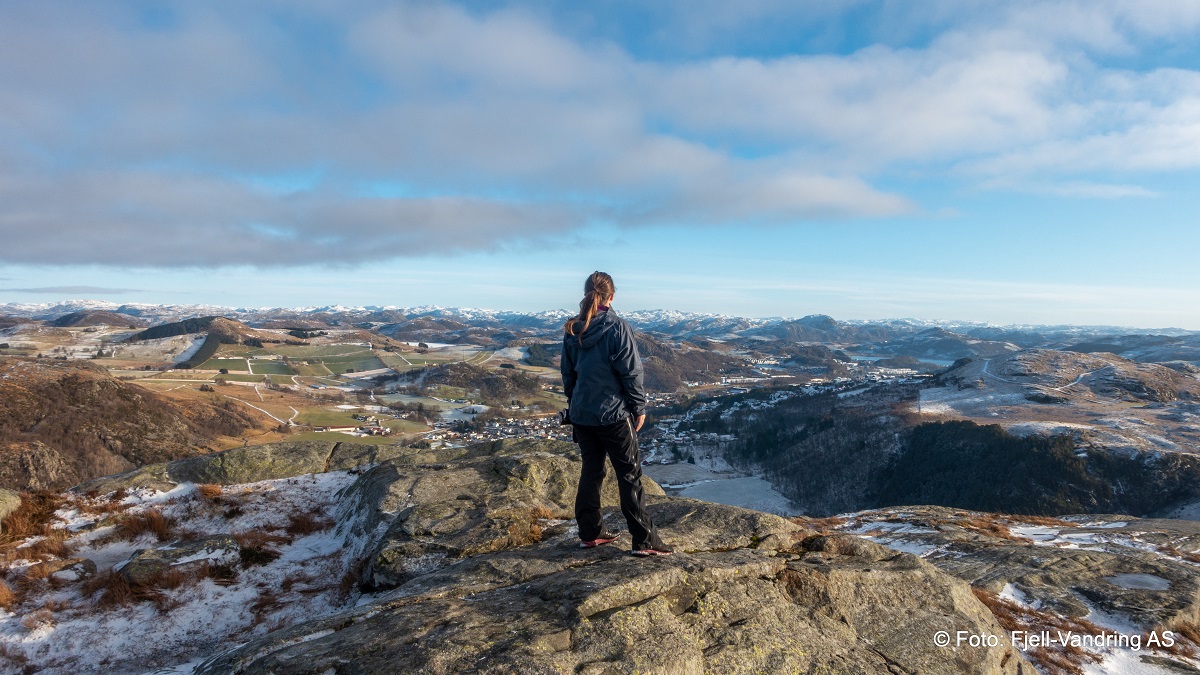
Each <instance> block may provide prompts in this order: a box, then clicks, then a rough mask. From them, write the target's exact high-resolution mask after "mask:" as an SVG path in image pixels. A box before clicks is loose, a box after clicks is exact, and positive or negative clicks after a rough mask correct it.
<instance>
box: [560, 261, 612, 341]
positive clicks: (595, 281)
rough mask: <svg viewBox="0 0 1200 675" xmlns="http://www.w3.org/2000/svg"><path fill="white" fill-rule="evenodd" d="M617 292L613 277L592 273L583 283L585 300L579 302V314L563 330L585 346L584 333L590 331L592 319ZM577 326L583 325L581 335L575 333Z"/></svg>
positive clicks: (580, 330) (580, 329)
mask: <svg viewBox="0 0 1200 675" xmlns="http://www.w3.org/2000/svg"><path fill="white" fill-rule="evenodd" d="M616 292H617V287H616V286H614V285H613V280H612V277H610V276H608V275H607V274H605V273H604V272H592V274H591V276H589V277H588V278H587V281H585V282H584V283H583V300H580V301H579V314H578V315H577V316H573V317H571V318H570V319H567V322H566V324H564V325H563V330H565V331H566V332H567V335H574V336H576V337H577V339H578V340H579V343H580V344H583V333H584V331H586V330H587V329H588V325H590V324H591V323H592V319H593V318H595V316H596V315H597V314H599V313H600V306H601V305H603V304H604V303H605V301H607V300H609V299H611V298H612V297H613V294H615V293H616ZM577 324H582V326H581V327H580V328H579V333H576V332H575V327H576V325H577Z"/></svg>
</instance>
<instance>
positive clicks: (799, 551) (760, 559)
mask: <svg viewBox="0 0 1200 675" xmlns="http://www.w3.org/2000/svg"><path fill="white" fill-rule="evenodd" d="M347 445H348V444H344V445H343V446H340V447H335V448H332V449H330V448H326V449H325V450H326V454H325V455H324V456H323V457H322V458H321V461H322V462H324V463H327V464H326V466H328V465H329V464H337V465H338V466H339V467H340V468H350V467H349V466H346V465H347V464H349V465H350V466H353V465H354V464H353V462H356V461H357V462H359V463H361V464H363V465H364V470H363V472H362V474H361V475H360V476H359V477H358V479H357V481H356V482H355V483H354V484H353V485H351V486H350V487H349V488H347V489H346V490H345V491H344V492H343V493H342V494H341V495H340V497H339V499H340V506H339V508H340V509H341V510H342V512H343V514H344V515H345V517H344V518H339V521H340V522H341V525H340V526H339V527H341V528H342V529H341V530H339V531H344V533H345V536H346V537H347V541H348V542H349V541H351V540H352V539H354V540H361V539H362V538H363V537H366V538H367V539H368V541H369V542H370V543H369V544H368V545H367V546H366V547H365V548H364V558H363V576H362V582H363V583H364V585H365V586H366V587H367V588H368V589H370V590H371V592H370V593H368V594H366V595H364V596H363V597H362V598H361V600H360V601H359V605H358V606H357V607H354V608H351V609H347V610H344V611H342V612H340V613H337V614H333V615H330V616H326V617H324V618H321V619H316V620H313V621H311V622H307V623H302V624H299V625H295V626H292V627H290V628H286V629H283V630H279V631H275V632H273V633H270V634H268V635H266V636H263V637H259V638H257V639H254V640H252V641H250V642H248V643H246V644H244V645H242V646H241V647H238V648H236V649H234V650H231V651H229V652H226V653H224V654H220V655H218V656H215V657H213V658H211V659H209V660H208V661H207V662H205V663H204V664H203V665H201V666H200V667H199V668H198V669H197V671H196V672H197V673H205V674H216V673H222V674H225V673H276V674H279V675H285V674H300V673H313V674H316V673H375V672H423V673H458V672H474V671H487V672H500V673H631V672H655V673H704V672H721V673H756V672H799V673H913V674H915V673H1013V674H1017V673H1024V674H1027V675H1032V673H1033V672H1034V671H1033V669H1032V667H1031V666H1030V665H1029V663H1028V662H1027V661H1025V659H1024V658H1023V657H1022V656H1021V654H1020V653H1019V652H1018V651H1016V650H1015V649H1013V648H1012V647H1011V646H1009V645H1008V644H1007V642H1005V643H1004V644H1002V645H1001V646H1000V647H997V648H991V649H987V648H971V647H967V646H963V647H959V648H953V647H948V648H938V647H936V646H935V645H934V642H933V639H934V635H935V633H937V632H938V631H942V630H946V631H951V632H954V631H956V630H967V631H971V632H972V633H990V634H994V635H1004V631H1003V630H1002V629H1001V627H1000V626H999V625H998V624H997V623H996V620H995V618H994V617H993V616H992V614H991V613H990V612H989V611H988V610H987V608H986V607H984V606H983V605H982V604H981V603H980V602H979V601H978V600H977V599H976V597H975V596H974V595H973V594H972V592H971V589H970V587H969V586H968V585H967V583H966V582H965V581H962V580H960V579H958V578H956V577H954V576H952V575H950V574H947V573H945V572H943V571H940V570H939V569H938V568H937V567H934V566H933V565H931V564H929V563H927V562H925V561H924V560H922V559H920V558H918V557H916V556H914V555H911V554H908V553H900V552H897V551H895V550H892V549H889V548H886V547H884V546H880V545H878V544H874V543H872V542H869V541H865V540H862V539H860V538H857V537H854V536H851V535H846V534H831V535H818V534H816V533H815V532H810V531H807V530H805V529H803V528H802V527H801V526H800V525H797V524H796V523H794V522H792V521H789V520H786V519H783V518H780V517H777V516H773V515H769V514H765V513H759V512H755V511H749V510H746V509H740V508H736V507H731V506H724V505H720V504H712V503H707V502H700V501H695V500H690V499H684V498H677V497H668V496H665V495H663V494H662V491H661V490H660V489H658V487H657V486H656V485H654V484H653V483H652V482H650V481H648V480H647V481H646V486H647V494H648V497H647V501H648V508H649V510H650V513H651V515H652V516H653V518H654V520H655V522H656V524H657V525H658V527H659V529H660V531H661V533H662V536H663V537H664V539H665V540H666V541H667V542H668V543H670V544H671V545H673V546H674V547H675V549H676V551H677V552H676V554H675V555H673V556H669V557H660V558H649V559H642V558H634V557H632V556H630V555H629V554H628V549H629V546H630V541H629V537H628V534H623V535H622V537H621V538H620V539H619V540H618V541H617V542H616V543H615V544H612V545H608V546H602V547H599V548H596V549H589V550H581V549H579V548H577V538H576V532H575V530H574V527H573V523H572V522H571V521H570V520H569V517H570V512H571V505H572V503H573V499H574V491H575V481H576V480H577V478H578V471H579V463H578V459H577V452H578V451H577V449H576V448H575V447H574V446H572V445H570V444H566V443H559V442H552V441H551V442H547V441H531V440H521V441H515V442H514V441H505V442H498V443H492V444H483V445H479V446H473V447H471V448H457V449H445V450H412V449H405V448H394V449H390V448H381V449H380V450H379V451H377V452H378V454H373V455H371V456H369V457H366V456H365V455H364V456H363V457H362V458H360V459H358V460H356V459H353V457H357V456H358V455H356V454H354V452H352V449H353V448H354V447H356V446H349V447H347ZM306 452H308V451H306ZM272 453H274V454H273V455H272V457H275V456H278V455H279V454H281V453H277V452H276V451H272ZM310 454H313V455H315V456H319V455H320V452H319V451H316V450H314V451H312V452H311V453H310ZM340 457H341V458H346V457H349V458H350V459H344V460H343V459H339V458H340ZM189 461H193V460H189ZM272 461H274V460H272ZM305 461H307V460H305ZM339 462H341V463H340V464H339ZM268 464H270V463H268ZM225 465H228V462H226V463H225V464H223V465H222V466H225ZM367 465H369V466H367ZM157 475H159V476H166V477H168V478H170V477H175V476H181V475H182V474H181V473H180V471H179V470H173V469H172V468H171V465H166V468H165V469H163V470H162V471H161V472H160V473H159V474H157ZM203 475H205V476H210V475H212V474H210V473H205V474H203ZM241 475H243V474H239V476H241ZM239 480H244V478H239ZM213 482H218V481H215V480H214V481H213ZM108 489H115V487H111V488H108ZM604 503H605V504H606V506H607V516H606V517H607V521H608V525H609V527H610V528H612V529H619V530H623V529H624V528H623V525H624V523H623V520H622V518H621V515H620V511H619V509H617V508H616V504H617V498H616V489H615V481H614V480H613V479H612V478H611V477H610V479H609V480H608V481H606V492H605V500H604Z"/></svg>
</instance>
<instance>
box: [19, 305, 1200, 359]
mask: <svg viewBox="0 0 1200 675" xmlns="http://www.w3.org/2000/svg"><path fill="white" fill-rule="evenodd" d="M571 314H572V313H571V312H569V311H567V310H561V309H559V310H548V311H543V312H515V311H508V310H493V309H481V308H454V307H439V306H432V305H423V306H416V307H396V306H373V305H371V306H365V307H346V306H342V305H328V306H321V307H293V308H280V307H258V308H247V307H238V308H232V307H219V306H213V305H150V304H117V303H113V302H105V301H99V300H71V301H66V302H58V303H44V304H20V303H10V304H4V305H0V321H7V322H8V323H9V324H11V323H14V322H16V321H18V320H37V321H43V322H46V323H49V324H53V325H60V326H64V325H93V324H96V323H108V324H109V325H114V323H117V322H127V323H126V325H129V326H142V325H145V326H158V325H162V324H167V323H174V322H180V321H185V320H188V319H195V318H200V317H211V316H222V317H226V318H229V319H232V320H235V321H239V322H241V323H243V324H245V325H246V326H249V327H252V328H273V329H296V330H318V329H323V328H343V329H346V328H358V329H368V330H371V331H374V332H377V333H379V334H382V335H386V336H389V337H392V338H395V339H397V340H406V341H436V342H457V343H474V344H483V345H488V346H496V345H504V344H507V343H508V342H510V341H513V340H528V339H546V340H552V339H556V338H557V337H558V335H559V334H560V330H561V326H562V324H563V322H564V321H565V320H566V319H567V318H568V317H570V316H571ZM621 315H622V316H623V317H625V318H626V319H627V320H628V321H629V322H630V323H631V324H632V325H633V326H634V327H635V328H636V329H638V330H639V331H641V332H643V333H647V334H649V335H653V336H655V337H656V338H657V339H659V340H667V341H671V340H686V341H690V342H693V343H701V342H710V343H711V342H727V343H730V344H731V345H732V346H736V347H739V348H743V349H750V350H754V351H763V352H766V353H775V352H778V347H776V345H782V344H784V343H788V344H795V343H799V344H823V345H836V346H838V347H839V348H846V349H848V350H850V351H852V352H855V353H859V354H862V355H864V356H871V357H879V358H886V357H915V358H918V359H931V360H939V359H941V360H944V359H949V360H953V359H958V358H962V357H972V358H980V357H982V358H992V357H995V356H1001V355H1004V354H1006V353H1011V352H1014V351H1017V350H1020V349H1030V348H1049V349H1065V350H1073V351H1080V352H1098V351H1107V352H1112V353H1116V354H1122V355H1124V356H1126V357H1128V358H1131V359H1134V360H1138V361H1145V362H1151V361H1153V362H1166V361H1192V362H1196V361H1200V332H1196V331H1187V330H1183V329H1178V328H1164V329H1142V328H1127V327H1119V326H1070V325H1055V326H1037V325H1010V326H997V325H992V324H986V323H979V322H969V321H927V320H920V319H885V320H878V321H839V320H836V319H834V318H832V317H829V316H826V315H823V314H814V315H810V316H805V317H801V318H785V317H767V318H761V317H758V318H756V317H738V316H727V315H723V314H707V313H697V312H681V311H676V310H635V311H622V312H621Z"/></svg>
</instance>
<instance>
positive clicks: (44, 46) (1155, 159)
mask: <svg viewBox="0 0 1200 675" xmlns="http://www.w3.org/2000/svg"><path fill="white" fill-rule="evenodd" d="M1197 33H1200V5H1198V4H1197V3H1194V2H1188V1H1178V2H1174V1H1168V0H1141V1H1138V2H1132V1H1130V2H1124V1H1118V0H1108V1H1091V2H1083V1H1079V2H1073V1H1071V0H1058V1H1056V2H1021V1H1014V2H1007V3H994V2H983V1H979V2H969V1H961V0H960V1H953V2H951V1H946V2H942V1H939V0H930V1H927V2H921V3H910V2H892V1H882V2H869V1H867V0H825V1H823V2H809V3H795V2H782V1H776V0H752V1H751V0H747V1H746V2H741V3H728V2H716V1H715V0H714V1H710V0H696V1H693V2H682V1H680V2H671V1H667V2H661V3H635V2H624V1H619V0H611V1H609V2H598V3H565V2H537V1H533V2H526V3H510V2H498V1H497V2H491V1H489V2H469V3H464V4H454V3H429V2H418V3H403V2H400V3H397V2H370V1H362V2H326V1H324V0H305V1H303V2H283V1H282V0H278V1H275V0H263V1H261V2H255V3H246V2H233V1H228V2H222V1H216V2H210V3H184V2H177V3H171V2H153V3H151V2H107V3H92V2H63V1H58V0H49V1H45V2H39V3H5V4H3V5H2V6H0V242H3V244H2V245H0V303H4V302H51V301H55V300H63V299H67V298H79V297H91V298H96V299H103V300H110V301H113V302H172V303H211V304H222V305H231V306H304V305H326V304H345V305H356V304H374V305H400V306H413V305H422V304H442V305H456V306H486V307H495V308H500V309H516V310H542V309H552V308H570V307H572V306H573V305H574V304H575V303H576V302H577V301H578V295H579V292H580V286H581V284H582V280H583V278H584V277H585V276H586V275H587V274H588V273H590V272H591V271H592V270H594V269H602V270H606V271H608V272H610V273H612V274H613V275H614V277H615V278H616V281H617V286H618V301H617V302H618V306H621V307H626V308H633V309H652V308H667V309H680V310H687V311H701V312H721V313H728V314H742V315H750V316H772V315H776V316H777V315H783V316H801V315H805V314H811V313H826V314H830V315H832V316H834V317H837V318H842V319H869V318H891V317H916V318H926V319H966V320H977V321H992V322H996V323H1079V324H1115V325H1128V326H1140V327H1167V326H1174V327H1183V328H1192V329H1200V303H1197V302H1195V300H1196V297H1197V292H1198V291H1200V271H1198V270H1200V267H1198V266H1197V265H1196V264H1195V257H1196V251H1197V250H1200V227H1197V222H1196V221H1197V216H1198V215H1200V196H1198V195H1200V190H1196V189H1195V186H1196V185H1197V182H1198V181H1197V178H1200V72H1197V69H1200V50H1198V48H1197V46H1196V45H1200V40H1197V37H1198V35H1197Z"/></svg>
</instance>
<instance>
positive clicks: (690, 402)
mask: <svg viewBox="0 0 1200 675" xmlns="http://www.w3.org/2000/svg"><path fill="white" fill-rule="evenodd" d="M64 309H71V310H72V311H70V312H62V310H64ZM204 309H206V310H211V309H212V308H204ZM132 311H134V310H133V308H121V307H106V308H92V309H87V308H79V307H61V308H58V309H53V308H45V307H44V308H40V309H29V308H15V307H13V306H9V316H8V318H6V319H5V322H4V324H3V325H4V326H5V327H4V328H3V329H0V406H3V410H4V413H5V414H4V417H3V420H4V421H3V422H2V423H0V488H3V489H0V523H2V525H3V530H2V531H0V553H2V554H3V563H0V564H3V565H4V576H3V586H0V607H2V608H4V609H3V616H0V671H2V672H14V673H24V672H98V671H103V672H114V673H131V674H138V675H140V674H142V673H161V674H164V675H165V674H166V673H177V674H179V675H184V674H189V673H194V674H199V673H235V672H244V673H254V672H262V673H266V672H273V673H326V672H342V670H339V669H341V668H344V667H347V666H346V664H352V666H351V667H352V668H354V669H357V670H356V671H355V672H359V671H362V672H370V671H378V670H403V671H412V672H418V671H419V672H446V673H450V672H464V671H478V670H487V671H489V672H491V671H495V672H568V671H569V672H588V673H606V672H632V671H643V672H763V671H779V670H788V671H799V672H837V673H841V672H845V673H854V672H893V673H924V672H955V673H957V672H980V673H1026V674H1031V673H1034V672H1039V673H1047V674H1053V675H1058V674H1059V673H1128V672H1138V673H1183V672H1200V629H1198V626H1200V530H1198V529H1197V520H1196V518H1197V517H1200V456H1198V453H1197V448H1198V442H1200V422H1198V416H1200V408H1198V407H1197V406H1200V381H1198V380H1197V373H1200V360H1196V359H1200V352H1196V351H1195V345H1197V344H1200V340H1198V339H1197V338H1196V336H1194V335H1192V334H1189V333H1186V332H1175V333H1173V334H1169V335H1155V334H1139V333H1136V332H1134V333H1131V332H1127V331H1121V330H1118V329H1104V328H1078V327H1009V328H1005V329H1000V328H996V327H990V326H983V325H967V324H963V325H951V324H938V325H922V324H920V323H918V322H904V321H894V322H879V323H874V324H872V323H868V322H863V323H845V322H837V321H834V320H833V319H830V318H829V317H804V318H802V319H794V320H784V319H779V320H756V319H739V318H734V317H719V316H712V315H686V314H681V313H670V312H657V313H655V312H641V313H638V312H631V313H629V314H628V315H627V318H629V320H630V321H631V323H632V324H633V325H634V327H635V329H637V331H638V333H637V338H638V343H639V351H640V352H641V354H642V357H643V359H644V362H645V369H646V382H647V386H648V389H649V390H650V399H651V400H650V409H649V413H650V418H649V420H648V423H647V426H646V428H645V429H644V430H643V432H642V434H641V435H640V436H641V438H640V444H641V447H642V452H643V458H644V462H643V465H644V466H643V469H644V473H645V476H646V479H645V487H646V490H647V494H648V495H650V497H649V498H648V499H649V504H650V506H649V508H650V511H651V514H652V515H653V517H654V518H655V520H656V522H657V523H659V525H660V528H661V529H662V532H663V536H664V537H665V538H666V539H667V541H668V543H671V544H672V545H674V546H675V547H676V550H677V553H676V554H675V555H674V556H671V557H669V558H662V559H657V560H651V561H645V560H636V559H633V558H631V557H630V556H628V555H627V554H626V551H625V549H627V548H628V547H629V542H628V541H627V539H628V536H627V535H623V537H622V539H620V540H619V541H618V542H617V544H615V545H613V546H611V547H603V548H602V549H600V550H594V551H586V552H581V551H580V550H579V549H577V548H576V547H575V538H576V533H575V530H574V523H573V520H572V512H571V504H572V500H573V496H574V484H575V480H577V475H578V460H577V458H576V456H577V450H576V449H575V447H574V446H573V445H572V444H570V443H568V442H567V441H569V440H570V437H571V436H570V428H569V427H562V426H559V425H558V423H557V420H556V417H555V414H556V413H557V411H558V410H559V409H560V408H561V407H562V406H563V405H564V403H565V399H564V397H563V396H562V393H561V386H560V383H559V379H558V364H557V358H558V352H557V345H558V342H557V341H558V339H559V338H558V331H559V330H560V328H559V327H560V326H561V320H562V314H561V313H553V312H551V313H544V314H539V315H531V314H515V313H501V312H489V311H485V310H445V309H441V308H419V309H416V310H413V309H408V310H400V309H395V308H390V309H389V308H372V309H367V308H363V309H353V308H322V309H320V310H305V311H303V312H301V311H287V310H236V311H226V312H224V314H223V315H221V316H216V315H207V316H205V315H204V313H203V312H201V311H199V310H195V309H192V310H189V309H188V308H182V307H172V308H165V307H164V308H152V307H143V308H137V312H138V314H137V316H134V315H133V314H129V313H127V312H132ZM39 312H40V313H39ZM56 312H61V313H58V314H56ZM189 312H191V313H189ZM123 317H127V318H123ZM134 319H136V320H134ZM612 483H613V481H612V480H611V478H610V480H609V481H608V483H607V488H606V489H607V490H608V492H606V497H605V505H606V513H607V519H608V521H609V526H610V527H612V528H614V529H618V530H619V529H622V528H621V527H620V524H621V517H620V511H619V509H618V508H617V506H616V505H617V501H616V494H615V485H613V484H612ZM68 488H70V489H69V490H68ZM942 632H946V634H947V635H949V636H951V638H952V639H951V642H950V643H949V644H942V643H941V642H940V640H941V637H940V635H941V634H942ZM1050 638H1057V639H1055V640H1050ZM651 644H652V645H654V648H653V649H651V648H648V647H647V645H651Z"/></svg>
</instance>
